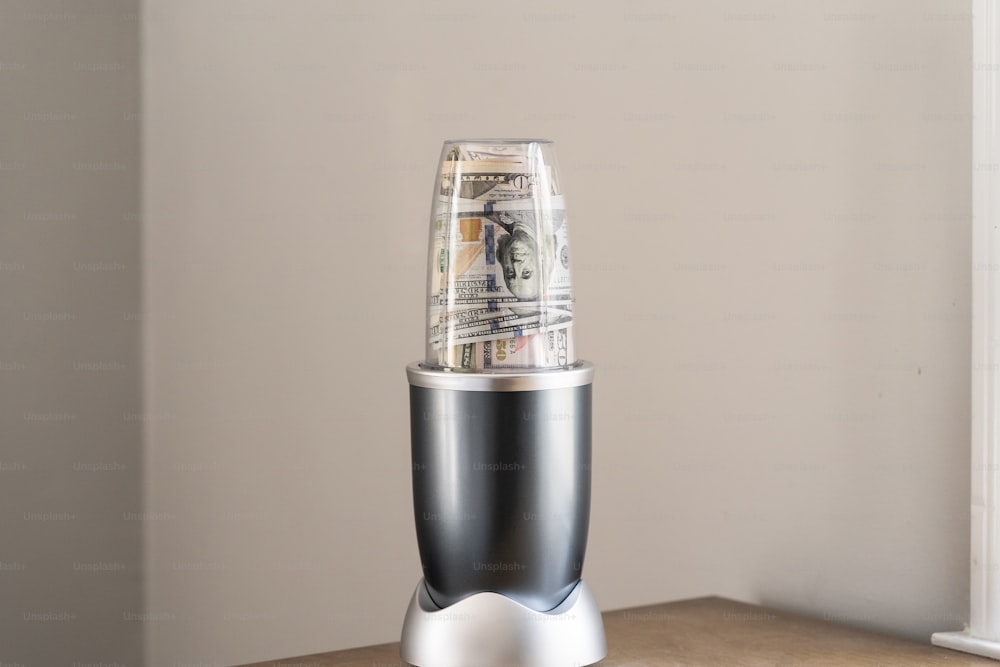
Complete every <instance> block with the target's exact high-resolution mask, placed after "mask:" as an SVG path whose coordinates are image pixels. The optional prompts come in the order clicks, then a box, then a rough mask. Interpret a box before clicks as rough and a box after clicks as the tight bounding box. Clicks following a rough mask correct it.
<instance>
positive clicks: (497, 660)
mask: <svg viewBox="0 0 1000 667" xmlns="http://www.w3.org/2000/svg"><path fill="white" fill-rule="evenodd" d="M399 653H400V656H401V657H402V658H403V660H404V661H405V662H407V663H409V664H411V665H417V667H513V666H515V665H516V666H518V667H581V666H582V665H590V664H592V663H595V662H597V661H598V660H600V659H601V658H603V657H604V656H605V655H607V647H606V645H605V642H604V625H603V623H602V622H601V612H600V611H599V610H598V608H597V602H595V601H594V597H593V595H591V594H590V589H588V588H587V584H585V583H584V582H582V581H581V582H579V583H578V584H577V585H576V587H575V588H574V589H573V590H572V592H571V593H570V594H569V596H568V597H567V598H566V599H565V600H564V601H563V602H562V604H560V605H559V606H558V607H556V608H555V609H553V610H551V611H547V612H538V611H535V610H533V609H529V608H528V607H525V606H524V605H522V604H519V603H518V602H515V601H514V600H511V599H510V598H508V597H504V596H503V595H500V594H498V593H476V594H475V595H472V596H470V597H467V598H465V599H464V600H461V601H459V602H456V603H455V604H453V605H451V606H449V607H446V608H445V609H440V608H438V607H437V606H436V605H435V604H434V602H433V601H432V600H431V598H430V595H428V594H427V587H426V586H425V585H424V581H423V580H422V579H421V580H420V583H419V584H418V585H417V590H416V592H414V594H413V599H411V600H410V606H409V608H408V609H407V610H406V620H405V621H404V622H403V636H402V639H401V641H400V649H399Z"/></svg>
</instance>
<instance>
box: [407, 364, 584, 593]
mask: <svg viewBox="0 0 1000 667" xmlns="http://www.w3.org/2000/svg"><path fill="white" fill-rule="evenodd" d="M584 370H585V371H589V368H585V369H584ZM553 373H554V374H561V373H567V374H568V376H577V378H579V377H582V375H584V373H581V372H579V371H577V372H574V371H549V372H548V373H545V375H552V374H553ZM585 375H586V376H587V379H589V375H590V373H589V372H586V373H585ZM413 377H414V374H413V373H411V386H410V429H411V450H412V468H413V472H412V475H413V507H414V518H415V522H416V527H417V543H418V546H419V549H420V559H421V563H422V565H423V571H424V579H425V580H426V583H427V587H428V592H429V594H430V596H431V599H433V600H434V602H435V603H436V604H437V605H438V606H440V607H447V606H449V605H451V604H454V603H455V602H458V601H459V600H461V599H463V598H465V597H467V596H469V595H474V594H476V593H480V592H483V591H492V592H496V593H500V594H502V595H506V596H508V597H510V598H512V599H514V600H517V601H518V602H520V603H521V604H523V605H525V606H527V607H529V608H531V609H534V610H536V611H548V610H550V609H552V608H554V607H556V606H558V605H559V604H560V603H561V602H562V601H563V600H565V599H566V597H567V595H569V593H570V591H571V590H572V589H573V587H574V586H575V585H576V584H577V582H578V581H579V580H580V576H581V571H582V568H583V559H584V553H585V550H586V544H587V529H588V523H589V516H590V474H591V473H590V468H591V420H590V410H591V385H590V384H589V383H587V384H582V385H576V386H564V387H558V388H542V389H536V390H521V391H490V390H485V391H483V390H479V391H477V390H471V391H469V390H457V389H442V388H432V387H426V386H418V385H417V384H413ZM449 379H454V380H458V381H459V383H460V381H461V379H462V378H461V376H459V377H454V378H449ZM528 379H530V378H528ZM557 379H561V378H557ZM569 379H571V378H569V377H567V380H569ZM418 381H419V380H418Z"/></svg>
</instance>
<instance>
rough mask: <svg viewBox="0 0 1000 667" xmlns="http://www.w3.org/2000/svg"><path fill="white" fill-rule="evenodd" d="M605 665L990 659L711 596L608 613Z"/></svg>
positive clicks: (393, 650) (378, 656)
mask: <svg viewBox="0 0 1000 667" xmlns="http://www.w3.org/2000/svg"><path fill="white" fill-rule="evenodd" d="M604 627H605V630H606V632H607V638H608V657H607V658H605V659H604V660H602V661H601V662H600V663H598V665H601V666H602V667H642V666H650V667H652V666H660V665H663V666H666V665H671V666H676V667H680V666H685V667H686V666H693V665H698V666H704V667H728V666H735V667H744V666H746V667H750V666H753V667H757V666H760V667H763V666H764V665H767V666H769V667H775V666H779V665H780V666H782V667H786V666H787V667H791V666H793V665H794V666H798V665H817V666H818V665H824V666H828V665H832V666H836V665H852V666H854V665H871V666H872V667H875V666H879V667H887V666H888V665H899V666H900V667H903V666H905V667H923V666H925V665H927V666H933V665H981V666H982V667H998V665H1000V663H998V662H994V661H993V660H987V659H986V658H978V657H976V656H972V655H968V654H965V653H959V652H957V651H949V650H948V649H943V648H937V647H935V646H931V645H930V643H929V641H930V640H929V638H928V643H927V644H920V643H915V642H910V641H906V640H903V639H897V638H895V637H887V636H885V635H880V634H876V633H873V632H866V631H864V630H857V629H854V628H849V627H847V626H844V625H838V624H836V623H830V622H828V621H821V620H817V619H811V618H806V617H804V616H798V615H796V614H789V613H784V612H780V611H775V610H773V609H768V608H766V607H760V606H757V605H751V604H745V603H743V602H735V601H733V600H727V599H725V598H718V597H708V598H697V599H695V600H681V601H679V602H670V603H667V604H659V605H653V606H649V607H636V608H633V609H622V610H619V611H609V612H605V613H604ZM278 665H283V666H284V665H287V666H288V667H292V666H293V665H295V666H297V667H307V666H308V667H403V662H402V661H401V660H400V658H399V644H398V643H394V644H380V645H379V646H368V647H364V648H356V649H348V650H346V651H333V652H332V653H316V654H314V655H306V656H301V657H298V658H287V659H284V660H276V661H273V662H260V663H255V664H254V665H251V666H247V667H265V666H272V667H277V666H278Z"/></svg>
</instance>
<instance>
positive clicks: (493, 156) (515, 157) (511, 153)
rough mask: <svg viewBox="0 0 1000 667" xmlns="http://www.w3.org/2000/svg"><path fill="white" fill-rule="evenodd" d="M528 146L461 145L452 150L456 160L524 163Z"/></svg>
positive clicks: (526, 158)
mask: <svg viewBox="0 0 1000 667" xmlns="http://www.w3.org/2000/svg"><path fill="white" fill-rule="evenodd" d="M529 145H530V144H499V145H491V144H488V143H482V144H461V145H459V146H458V147H456V148H455V149H454V150H453V153H454V155H455V157H454V159H457V160H499V161H506V162H526V161H527V160H528V146H529Z"/></svg>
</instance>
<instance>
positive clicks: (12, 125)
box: [0, 0, 144, 667]
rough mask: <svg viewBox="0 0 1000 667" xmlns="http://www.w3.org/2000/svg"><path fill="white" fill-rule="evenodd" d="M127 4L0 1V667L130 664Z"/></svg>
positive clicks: (136, 263) (137, 634)
mask: <svg viewBox="0 0 1000 667" xmlns="http://www.w3.org/2000/svg"><path fill="white" fill-rule="evenodd" d="M137 12H138V2H136V1H135V0H105V1H102V2H76V1H73V0H62V1H59V0H43V1H34V2H29V1H27V0H10V1H7V2H3V3H0V317H2V321H3V324H2V325H0V664H2V665H28V666H39V667H41V666H50V665H73V664H106V665H111V664H121V665H136V664H139V661H141V659H142V634H143V629H144V624H143V622H142V619H143V616H142V614H143V600H142V595H141V588H142V584H141V578H142V572H141V567H142V555H141V547H142V529H143V526H142V524H143V522H142V521H141V520H137V519H139V518H141V511H142V490H141V474H142V446H141V423H142V422H141V416H142V415H141V411H142V398H141V396H140V393H139V392H140V389H141V383H140V365H141V358H140V340H141V326H142V319H141V315H142V312H141V310H140V296H141V282H140V280H141V276H142V272H141V270H140V241H139V232H140V223H139V215H140V206H139V194H140V174H139V162H140V160H139V140H140V131H139V110H140V109H139V102H140V87H139V25H138V15H137Z"/></svg>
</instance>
